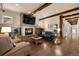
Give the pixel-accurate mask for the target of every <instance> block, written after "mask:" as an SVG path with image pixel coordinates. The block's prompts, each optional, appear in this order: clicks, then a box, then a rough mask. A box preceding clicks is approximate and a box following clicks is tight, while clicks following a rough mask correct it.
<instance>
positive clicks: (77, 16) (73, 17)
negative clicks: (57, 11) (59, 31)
mask: <svg viewBox="0 0 79 59" xmlns="http://www.w3.org/2000/svg"><path fill="white" fill-rule="evenodd" d="M76 18H79V16H77V17H72V18H67V19H66V20H70V19H76Z"/></svg>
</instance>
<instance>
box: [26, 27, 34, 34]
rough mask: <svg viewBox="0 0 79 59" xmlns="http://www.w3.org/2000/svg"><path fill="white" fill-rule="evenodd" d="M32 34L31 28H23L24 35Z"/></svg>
mask: <svg viewBox="0 0 79 59" xmlns="http://www.w3.org/2000/svg"><path fill="white" fill-rule="evenodd" d="M32 34H33V28H25V35H32Z"/></svg>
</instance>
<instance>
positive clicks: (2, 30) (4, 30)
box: [1, 27, 11, 33]
mask: <svg viewBox="0 0 79 59" xmlns="http://www.w3.org/2000/svg"><path fill="white" fill-rule="evenodd" d="M1 32H4V33H8V32H11V27H2V28H1Z"/></svg>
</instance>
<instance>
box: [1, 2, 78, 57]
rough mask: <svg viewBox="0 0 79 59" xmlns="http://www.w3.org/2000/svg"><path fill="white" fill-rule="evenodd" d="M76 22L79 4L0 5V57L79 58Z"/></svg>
mask: <svg viewBox="0 0 79 59" xmlns="http://www.w3.org/2000/svg"><path fill="white" fill-rule="evenodd" d="M78 19H79V3H0V48H1V49H0V55H1V56H62V55H65V56H66V55H79V53H78V51H79V50H78V49H79V47H78V44H79V43H78V42H79V40H78V39H79V38H78V37H79V34H78V30H79V25H78V23H79V22H78ZM76 39H77V40H76ZM70 43H71V44H70ZM74 43H75V44H74ZM65 47H66V49H64V48H65ZM69 47H71V48H72V50H71V49H70V48H69ZM73 50H76V51H75V52H73ZM69 52H70V53H69Z"/></svg>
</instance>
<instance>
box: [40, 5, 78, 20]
mask: <svg viewBox="0 0 79 59" xmlns="http://www.w3.org/2000/svg"><path fill="white" fill-rule="evenodd" d="M75 10H79V7H76V8H73V9H70V10H67V11H64V12H60V13H57V14H53V15H50V16H47V17H44V18H41V19H40V20H43V19H47V18H51V17H54V16H58V15H62V14H65V13H68V12H72V11H75Z"/></svg>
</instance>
